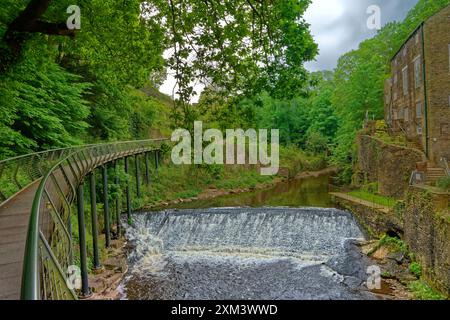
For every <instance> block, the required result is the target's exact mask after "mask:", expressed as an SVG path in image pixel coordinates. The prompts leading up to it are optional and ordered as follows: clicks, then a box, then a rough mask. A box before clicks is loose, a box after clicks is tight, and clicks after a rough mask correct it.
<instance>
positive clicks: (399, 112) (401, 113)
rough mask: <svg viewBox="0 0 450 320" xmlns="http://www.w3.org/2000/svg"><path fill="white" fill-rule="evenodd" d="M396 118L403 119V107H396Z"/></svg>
mask: <svg viewBox="0 0 450 320" xmlns="http://www.w3.org/2000/svg"><path fill="white" fill-rule="evenodd" d="M397 119H398V120H403V119H404V109H403V108H400V109H398V111H397Z"/></svg>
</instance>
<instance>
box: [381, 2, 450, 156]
mask: <svg viewBox="0 0 450 320" xmlns="http://www.w3.org/2000/svg"><path fill="white" fill-rule="evenodd" d="M385 118H386V123H387V124H388V126H389V128H390V130H391V132H392V133H394V134H404V135H406V137H407V140H408V141H409V142H410V144H412V145H414V146H415V147H417V148H419V149H421V150H423V151H424V153H425V154H426V155H427V157H428V159H429V160H430V162H431V163H433V164H439V163H440V159H441V158H446V159H447V160H449V161H450V6H447V7H445V8H444V9H442V10H441V11H439V12H438V13H436V14H435V15H433V16H432V17H430V18H429V19H428V20H426V21H425V22H423V23H422V24H420V25H419V26H418V27H417V29H416V30H415V31H414V32H413V33H412V34H411V35H410V37H409V38H408V40H406V42H405V43H404V44H403V45H402V47H401V48H400V49H399V51H398V52H397V53H396V54H395V56H394V57H393V58H392V60H391V78H390V79H388V80H387V81H386V85H385Z"/></svg>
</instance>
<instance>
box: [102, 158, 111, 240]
mask: <svg viewBox="0 0 450 320" xmlns="http://www.w3.org/2000/svg"><path fill="white" fill-rule="evenodd" d="M103 214H104V219H105V247H106V248H109V245H110V242H111V235H110V228H109V202H108V168H107V167H106V164H105V165H103Z"/></svg>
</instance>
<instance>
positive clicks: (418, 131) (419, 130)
mask: <svg viewBox="0 0 450 320" xmlns="http://www.w3.org/2000/svg"><path fill="white" fill-rule="evenodd" d="M417 134H418V135H419V136H421V135H422V127H421V126H420V124H419V125H417Z"/></svg>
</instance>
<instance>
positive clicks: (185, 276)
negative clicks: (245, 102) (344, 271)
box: [123, 208, 364, 299]
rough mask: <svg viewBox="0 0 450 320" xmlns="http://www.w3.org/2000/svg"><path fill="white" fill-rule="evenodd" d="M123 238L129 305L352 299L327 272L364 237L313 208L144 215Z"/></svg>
mask: <svg viewBox="0 0 450 320" xmlns="http://www.w3.org/2000/svg"><path fill="white" fill-rule="evenodd" d="M126 236H127V239H128V240H129V241H131V242H132V243H133V250H132V251H131V252H130V254H129V256H128V258H129V264H130V271H129V274H128V276H127V278H126V281H125V283H124V285H123V288H124V298H126V297H131V298H133V299H184V298H186V299H190V298H196V299H216V298H217V299H228V298H231V299H234V298H239V299H247V298H252V299H255V298H256V299H265V298H324V299H328V298H338V299H339V298H340V297H341V296H343V295H345V296H346V297H347V298H352V297H354V294H353V293H351V294H350V293H349V292H348V289H347V288H345V285H343V282H344V281H345V276H344V275H341V274H340V273H339V272H338V271H336V270H335V269H336V268H338V267H339V265H343V264H345V265H347V264H348V262H347V260H346V259H343V258H345V257H346V256H347V251H348V248H347V247H348V246H346V244H347V243H348V241H349V240H352V239H356V240H362V239H364V236H363V233H362V232H361V230H360V228H359V226H358V224H357V223H356V221H355V219H354V217H353V216H352V215H351V214H350V213H348V212H345V211H342V210H338V209H319V208H300V209H291V208H220V209H219V208H218V209H202V210H166V211H162V212H151V213H147V214H139V215H136V216H134V224H133V226H129V227H127V228H126ZM342 261H343V262H342ZM331 262H332V263H331ZM326 264H328V265H326ZM315 266H317V269H314V268H316V267H315ZM311 268H312V269H311ZM356 269H357V268H356ZM358 272H359V271H358ZM359 274H361V272H359ZM351 276H353V275H351ZM264 288H265V289H264ZM277 288H278V289H277ZM321 290H322V291H323V292H322V291H321ZM242 291H244V292H245V295H244V296H241V292H242Z"/></svg>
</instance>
